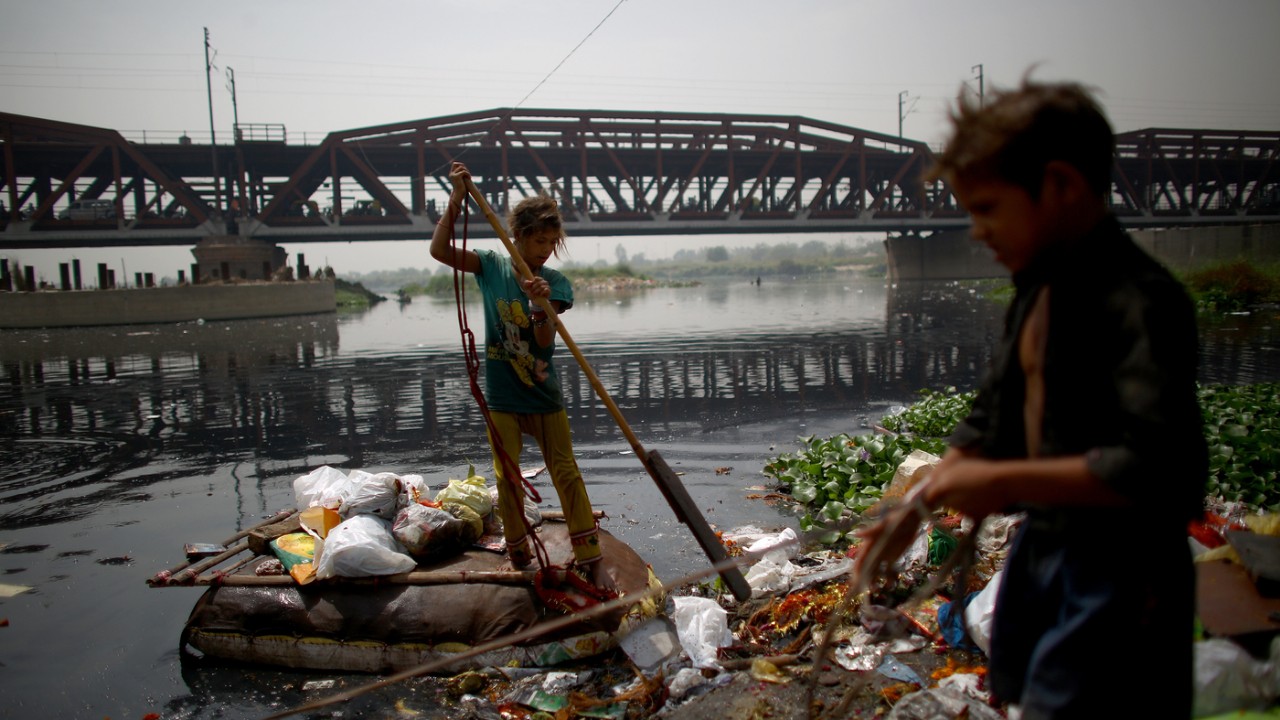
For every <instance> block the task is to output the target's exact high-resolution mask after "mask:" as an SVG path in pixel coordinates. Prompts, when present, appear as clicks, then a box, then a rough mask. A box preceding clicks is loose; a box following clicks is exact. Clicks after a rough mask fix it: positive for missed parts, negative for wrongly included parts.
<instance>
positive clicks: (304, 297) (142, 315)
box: [0, 279, 337, 328]
mask: <svg viewBox="0 0 1280 720" xmlns="http://www.w3.org/2000/svg"><path fill="white" fill-rule="evenodd" d="M336 308H337V301H336V296H335V295H334V284H333V281H332V280H319V279H318V280H302V281H294V282H244V283H229V284H210V285H179V286H172V287H153V288H129V289H114V290H71V291H52V290H45V291H41V292H3V293H0V327H5V328H41V327H77V326H94V325H133V324H145V323H165V322H184V321H190V320H201V319H203V320H239V319H243V318H262V317H279V316H285V315H309V314H312V313H323V312H334V311H335V309H336Z"/></svg>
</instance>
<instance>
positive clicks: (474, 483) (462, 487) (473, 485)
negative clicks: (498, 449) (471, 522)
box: [435, 465, 493, 518]
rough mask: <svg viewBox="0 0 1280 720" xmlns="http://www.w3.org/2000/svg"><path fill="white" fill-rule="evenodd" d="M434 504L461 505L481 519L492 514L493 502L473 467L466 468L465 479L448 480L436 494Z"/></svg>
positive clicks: (481, 478) (482, 479)
mask: <svg viewBox="0 0 1280 720" xmlns="http://www.w3.org/2000/svg"><path fill="white" fill-rule="evenodd" d="M435 499H436V502H437V503H439V504H441V505H444V504H445V503H451V502H453V503H461V504H463V505H466V506H467V507H469V508H471V509H472V510H475V511H476V515H479V516H480V517H481V518H483V517H485V516H486V515H488V514H489V513H491V512H493V501H492V500H490V499H489V489H488V488H487V487H485V484H484V478H483V477H481V476H480V475H477V474H476V468H475V466H474V465H468V466H467V478H466V479H465V480H457V479H454V478H450V480H449V484H448V485H446V486H445V487H443V488H441V489H440V492H438V493H436V498H435Z"/></svg>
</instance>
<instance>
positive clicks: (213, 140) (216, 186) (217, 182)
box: [204, 28, 222, 214]
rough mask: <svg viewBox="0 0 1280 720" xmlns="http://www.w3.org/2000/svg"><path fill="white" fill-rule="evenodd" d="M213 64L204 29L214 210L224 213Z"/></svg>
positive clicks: (207, 31) (206, 29) (207, 34)
mask: <svg viewBox="0 0 1280 720" xmlns="http://www.w3.org/2000/svg"><path fill="white" fill-rule="evenodd" d="M212 75H213V63H212V62H210V60H209V28H205V29H204V87H205V92H206V94H207V95H208V97H209V149H210V150H211V151H212V152H213V198H214V208H215V209H217V211H218V213H219V214H221V213H222V180H221V178H219V177H218V137H217V135H216V134H215V132H214V126H213V77H212Z"/></svg>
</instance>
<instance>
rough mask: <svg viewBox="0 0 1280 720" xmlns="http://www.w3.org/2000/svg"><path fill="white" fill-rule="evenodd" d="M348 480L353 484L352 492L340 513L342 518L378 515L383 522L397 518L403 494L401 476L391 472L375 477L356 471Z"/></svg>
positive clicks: (343, 503)
mask: <svg viewBox="0 0 1280 720" xmlns="http://www.w3.org/2000/svg"><path fill="white" fill-rule="evenodd" d="M347 479H348V480H350V482H351V491H350V492H348V493H347V496H346V497H345V498H344V499H343V501H342V508H341V509H340V510H339V511H338V513H339V514H340V515H342V517H344V518H349V517H352V516H354V515H361V514H366V515H377V516H378V517H380V518H382V519H383V520H392V519H394V518H395V516H396V505H398V504H399V502H400V492H401V488H400V476H399V475H396V474H395V473H389V472H383V473H378V474H376V475H375V474H371V473H367V472H365V471H363V470H354V471H352V472H351V474H350V475H348V476H347Z"/></svg>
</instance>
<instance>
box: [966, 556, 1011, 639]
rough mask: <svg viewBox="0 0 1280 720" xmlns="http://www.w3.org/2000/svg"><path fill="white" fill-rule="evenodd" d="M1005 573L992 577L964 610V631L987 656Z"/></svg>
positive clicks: (1001, 571) (1001, 572) (998, 573)
mask: <svg viewBox="0 0 1280 720" xmlns="http://www.w3.org/2000/svg"><path fill="white" fill-rule="evenodd" d="M1003 577H1004V571H1003V570H1000V571H999V572H997V573H996V574H995V575H992V576H991V580H989V581H987V586H986V587H984V588H982V590H980V591H979V592H978V594H977V595H975V596H974V597H973V599H972V600H970V601H969V604H968V605H966V606H965V608H964V629H965V631H966V632H968V634H969V639H970V640H972V641H973V644H974V645H977V646H978V647H979V648H981V649H982V652H984V653H986V654H987V655H990V654H991V625H992V623H994V622H995V617H996V594H997V593H999V592H1000V581H1001V579H1002V578H1003Z"/></svg>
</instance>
